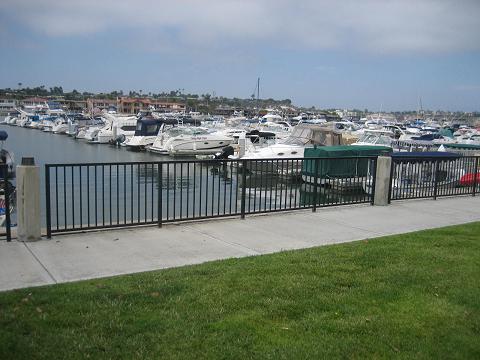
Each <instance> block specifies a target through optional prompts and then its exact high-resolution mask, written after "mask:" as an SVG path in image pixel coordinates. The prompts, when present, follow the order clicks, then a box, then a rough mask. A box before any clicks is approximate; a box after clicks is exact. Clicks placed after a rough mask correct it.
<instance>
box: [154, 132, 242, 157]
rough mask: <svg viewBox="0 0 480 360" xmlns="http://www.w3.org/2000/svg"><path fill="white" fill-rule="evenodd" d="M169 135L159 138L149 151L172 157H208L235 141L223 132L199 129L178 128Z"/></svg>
mask: <svg viewBox="0 0 480 360" xmlns="http://www.w3.org/2000/svg"><path fill="white" fill-rule="evenodd" d="M169 133H170V134H169V135H164V137H157V139H156V140H155V142H154V144H153V145H152V146H150V147H149V148H148V150H149V151H152V152H156V153H160V154H169V155H171V156H188V155H192V156H193V155H208V154H215V153H218V152H219V151H221V150H222V149H223V148H224V147H226V146H228V145H230V144H231V143H232V142H233V141H234V139H233V137H230V136H227V135H225V134H222V133H221V132H214V133H211V132H209V131H208V130H207V129H205V128H199V127H176V128H173V129H171V130H169ZM175 133H177V135H175ZM172 135H174V136H172Z"/></svg>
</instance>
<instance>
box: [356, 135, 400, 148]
mask: <svg viewBox="0 0 480 360" xmlns="http://www.w3.org/2000/svg"><path fill="white" fill-rule="evenodd" d="M358 142H359V143H366V144H372V145H373V144H375V145H388V146H390V144H391V142H392V140H391V138H389V137H388V136H386V135H378V134H364V135H363V136H361V137H360V139H358Z"/></svg>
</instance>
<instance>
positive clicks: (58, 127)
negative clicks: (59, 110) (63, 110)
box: [52, 118, 68, 134]
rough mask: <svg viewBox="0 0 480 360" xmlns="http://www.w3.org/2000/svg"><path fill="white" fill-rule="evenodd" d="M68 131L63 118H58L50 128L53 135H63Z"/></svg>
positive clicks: (66, 123)
mask: <svg viewBox="0 0 480 360" xmlns="http://www.w3.org/2000/svg"><path fill="white" fill-rule="evenodd" d="M67 131H68V122H67V120H65V119H64V118H58V119H57V120H56V121H55V124H54V125H53V127H52V132H53V133H54V134H65V133H66V132H67Z"/></svg>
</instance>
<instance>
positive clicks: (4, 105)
mask: <svg viewBox="0 0 480 360" xmlns="http://www.w3.org/2000/svg"><path fill="white" fill-rule="evenodd" d="M16 107H17V101H16V100H15V99H5V98H1V99H0V114H4V115H6V114H8V113H9V112H12V111H14V110H15V108H16Z"/></svg>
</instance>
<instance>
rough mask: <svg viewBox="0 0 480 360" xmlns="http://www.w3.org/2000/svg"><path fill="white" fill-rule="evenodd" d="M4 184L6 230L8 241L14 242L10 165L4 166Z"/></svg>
mask: <svg viewBox="0 0 480 360" xmlns="http://www.w3.org/2000/svg"><path fill="white" fill-rule="evenodd" d="M2 172H3V184H4V187H5V188H4V190H3V194H4V195H5V229H6V231H7V241H8V242H10V241H12V229H11V225H12V224H11V222H10V186H9V185H10V183H9V182H8V165H4V166H3V171H2Z"/></svg>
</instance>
